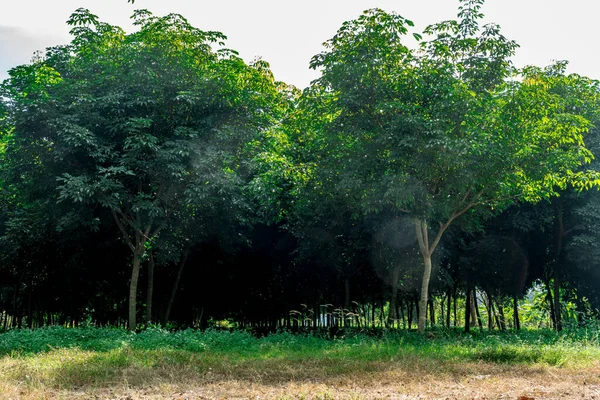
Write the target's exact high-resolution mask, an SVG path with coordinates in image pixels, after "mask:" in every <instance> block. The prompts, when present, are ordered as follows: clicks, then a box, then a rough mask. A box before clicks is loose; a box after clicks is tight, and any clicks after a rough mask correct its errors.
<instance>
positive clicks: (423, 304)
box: [418, 254, 431, 332]
mask: <svg viewBox="0 0 600 400" xmlns="http://www.w3.org/2000/svg"><path fill="white" fill-rule="evenodd" d="M423 264H424V269H423V282H422V284H421V299H420V301H419V327H418V330H419V332H424V331H425V324H426V322H427V303H428V301H427V300H428V297H429V280H430V279H431V255H430V254H423Z"/></svg>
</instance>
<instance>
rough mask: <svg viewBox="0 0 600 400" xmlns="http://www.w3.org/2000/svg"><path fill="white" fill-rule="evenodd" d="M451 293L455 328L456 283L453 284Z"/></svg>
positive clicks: (456, 317)
mask: <svg viewBox="0 0 600 400" xmlns="http://www.w3.org/2000/svg"><path fill="white" fill-rule="evenodd" d="M453 290H454V291H453V293H452V304H453V307H454V327H455V328H456V325H457V324H458V314H457V312H456V311H457V310H456V298H457V294H456V284H454V289H453Z"/></svg>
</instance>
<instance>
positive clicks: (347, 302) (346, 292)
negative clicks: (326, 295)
mask: <svg viewBox="0 0 600 400" xmlns="http://www.w3.org/2000/svg"><path fill="white" fill-rule="evenodd" d="M344 308H345V309H346V311H350V279H349V278H346V279H344Z"/></svg>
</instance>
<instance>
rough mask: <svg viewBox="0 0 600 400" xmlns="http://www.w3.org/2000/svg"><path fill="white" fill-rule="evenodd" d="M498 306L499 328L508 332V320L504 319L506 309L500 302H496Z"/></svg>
mask: <svg viewBox="0 0 600 400" xmlns="http://www.w3.org/2000/svg"><path fill="white" fill-rule="evenodd" d="M496 306H497V307H498V319H497V321H498V326H499V327H500V330H502V331H505V330H506V319H505V318H504V307H503V305H502V303H501V302H499V301H498V300H496Z"/></svg>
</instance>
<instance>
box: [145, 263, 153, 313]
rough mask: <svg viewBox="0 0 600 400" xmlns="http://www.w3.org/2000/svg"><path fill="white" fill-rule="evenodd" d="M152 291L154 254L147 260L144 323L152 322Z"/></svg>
mask: <svg viewBox="0 0 600 400" xmlns="http://www.w3.org/2000/svg"><path fill="white" fill-rule="evenodd" d="M153 292H154V254H152V252H150V259H149V260H148V287H147V289H146V325H148V324H151V323H152V295H153Z"/></svg>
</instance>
